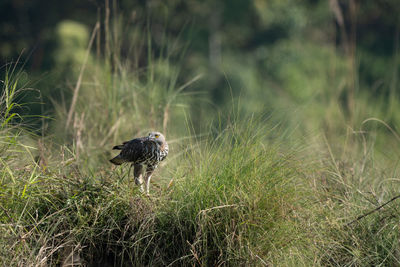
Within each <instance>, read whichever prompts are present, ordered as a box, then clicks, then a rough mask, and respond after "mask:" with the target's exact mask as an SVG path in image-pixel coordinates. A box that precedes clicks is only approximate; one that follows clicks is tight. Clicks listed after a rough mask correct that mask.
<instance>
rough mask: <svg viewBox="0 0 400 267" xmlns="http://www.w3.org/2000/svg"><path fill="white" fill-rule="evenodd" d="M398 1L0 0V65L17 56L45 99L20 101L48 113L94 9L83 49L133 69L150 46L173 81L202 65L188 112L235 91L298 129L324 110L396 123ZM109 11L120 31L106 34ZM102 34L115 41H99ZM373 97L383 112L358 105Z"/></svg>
mask: <svg viewBox="0 0 400 267" xmlns="http://www.w3.org/2000/svg"><path fill="white" fill-rule="evenodd" d="M106 7H107V8H109V9H108V12H109V17H108V18H106V17H107V14H106V12H105V10H106ZM399 13H400V5H398V2H397V1H396V0H379V1H375V0H366V1H356V0H346V1H339V0H330V1H320V0H308V1H295V0H284V1H281V0H249V1H242V0H230V1H228V0H225V1H195V0H188V1H178V0H174V1H160V0H153V1H116V2H113V1H110V2H108V1H64V2H59V1H42V0H30V1H27V0H13V1H11V0H9V1H7V0H3V1H1V3H0V39H1V42H0V66H3V67H2V69H1V71H2V72H4V71H5V69H6V68H5V67H4V66H5V65H6V64H7V63H11V62H13V61H15V60H16V59H17V58H18V57H19V56H21V60H20V61H19V62H20V64H21V63H24V69H25V70H27V72H28V73H29V75H30V79H31V80H34V81H36V82H35V84H34V85H33V87H35V88H38V89H40V92H41V97H42V102H44V107H43V105H35V104H34V103H33V102H41V101H37V99H36V100H35V97H36V98H37V92H36V95H35V92H31V96H30V97H27V96H26V98H27V99H26V100H28V102H30V103H32V104H30V108H29V111H27V112H28V113H31V114H42V113H43V108H44V111H45V113H46V114H48V115H51V114H53V113H54V107H53V105H52V104H51V101H50V100H49V99H55V100H57V101H58V100H60V99H61V98H62V99H63V101H66V103H67V104H68V103H69V102H70V101H71V100H70V99H71V95H72V88H73V87H74V81H75V80H76V77H77V75H78V74H79V69H80V66H81V65H82V62H83V59H84V55H85V51H86V50H87V47H88V41H89V38H90V34H91V32H92V30H93V28H94V25H95V23H96V22H97V21H99V22H100V29H101V30H100V34H99V35H97V36H96V38H97V39H96V41H95V44H94V45H93V47H92V48H91V57H93V58H95V57H96V56H97V57H99V55H101V56H104V55H106V56H110V57H113V55H114V56H116V54H118V57H119V58H121V59H122V60H121V61H123V60H124V59H127V61H128V60H129V64H132V65H134V66H132V69H134V70H136V71H140V70H141V69H142V68H146V67H147V66H148V64H149V62H148V59H149V54H150V53H151V54H152V56H153V57H154V58H160V57H163V58H164V59H166V60H168V67H169V68H176V69H178V72H179V74H178V78H177V83H178V84H179V83H180V84H182V83H184V82H185V81H187V80H188V77H196V75H199V74H200V75H202V78H201V79H200V80H199V81H197V82H195V83H193V84H192V85H190V88H189V91H191V92H197V93H200V96H199V97H198V98H197V100H198V101H196V103H197V104H193V105H191V112H192V114H195V117H196V121H201V120H202V119H204V118H205V119H208V118H209V117H210V116H212V114H213V113H215V109H217V110H223V109H224V107H226V106H227V105H230V103H231V102H232V95H233V97H234V98H236V97H238V96H240V99H241V107H242V109H243V110H244V111H246V112H251V113H262V114H270V113H274V114H275V115H274V116H273V118H275V119H276V120H278V121H288V119H287V118H286V116H287V115H288V114H290V117H291V123H294V124H295V125H296V124H297V123H298V122H299V121H302V122H304V127H301V128H304V129H308V126H307V125H309V126H310V128H311V130H312V129H313V128H315V127H319V126H323V127H326V128H328V129H331V128H336V127H337V126H336V125H335V123H334V122H332V121H331V120H329V118H330V117H332V116H333V117H335V119H337V120H340V121H341V122H343V121H345V122H346V123H347V124H349V125H351V126H354V123H356V122H357V119H360V120H362V119H365V118H367V117H368V115H374V116H379V115H382V116H381V117H380V119H383V120H385V121H387V122H389V123H391V124H396V122H397V117H398V115H397V114H396V112H394V110H395V109H396V103H397V98H398V96H397V95H398V90H399V85H398V81H397V80H398V78H397V77H398V72H399V68H398V66H399V62H398V46H399V40H398V39H399V29H400V28H399V25H400V24H399V23H400V18H399V16H398V14H399ZM107 19H109V20H114V24H113V25H112V26H111V27H113V28H118V31H117V30H116V29H114V31H113V29H111V30H110V32H111V33H110V34H109V35H107V34H105V31H106V30H107V29H106V24H107ZM117 32H118V33H117ZM107 38H109V39H111V40H110V43H111V47H110V45H103V44H104V43H106V42H107V40H106V39H107ZM150 46H151V48H150ZM149 49H151V51H152V52H150V53H149V51H150V50H149ZM161 55H162V56H161ZM127 61H126V62H127ZM113 64H114V65H113ZM115 64H116V63H115V62H114V63H111V65H113V66H111V68H115V67H116V66H115ZM160 68H161V69H162V67H160ZM161 69H160V70H159V71H161V72H162V71H163V70H161ZM165 74H167V72H165ZM167 75H169V74H167ZM165 87H166V88H167V87H168V85H165ZM360 97H361V98H363V101H364V102H363V103H358V100H357V99H358V98H360ZM391 99H392V100H391ZM377 101H379V103H380V105H383V107H382V108H379V109H380V111H381V112H383V113H384V114H363V116H361V117H362V118H361V117H359V118H358V117H357V116H358V113H359V112H360V108H361V107H359V106H358V105H366V106H367V107H369V108H373V106H375V105H376V104H377V103H375V102H377ZM365 102H367V103H365ZM210 103H211V104H210ZM206 105H211V106H212V108H211V109H205V108H204V107H205V106H206ZM332 106H334V108H332V109H329V107H332ZM210 113H211V114H210ZM366 113H368V112H366ZM294 117H296V118H295V119H293V118H294ZM296 122H297V123H296ZM288 123H290V122H288ZM302 124H303V123H302ZM196 127H197V125H196ZM308 130H310V129H308Z"/></svg>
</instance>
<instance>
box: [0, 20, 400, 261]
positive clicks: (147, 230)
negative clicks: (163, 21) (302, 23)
mask: <svg viewBox="0 0 400 267" xmlns="http://www.w3.org/2000/svg"><path fill="white" fill-rule="evenodd" d="M118 22H119V20H115V21H113V22H112V23H111V26H110V29H108V30H110V33H108V32H107V31H106V36H109V38H111V39H112V40H111V41H110V40H109V42H107V40H105V47H101V49H104V53H101V55H100V54H97V55H96V53H95V45H96V38H97V37H96V36H97V35H98V34H99V27H100V24H99V23H98V24H96V26H95V27H94V28H93V32H92V35H91V37H90V38H88V44H89V45H88V47H87V48H85V49H83V51H82V53H81V54H80V56H79V60H76V62H75V61H74V62H73V64H76V65H73V64H72V65H70V67H71V69H72V70H74V71H76V73H71V76H70V77H68V82H67V83H68V84H69V86H70V89H71V90H70V91H69V92H70V95H69V99H70V100H65V99H64V98H62V97H58V98H54V97H52V96H42V95H41V94H39V95H40V97H37V98H36V100H35V101H32V99H35V98H32V95H37V94H38V92H42V91H41V88H37V86H39V87H40V85H41V84H44V83H43V80H45V82H47V83H50V84H51V86H53V85H54V86H56V84H59V83H61V81H60V80H54V79H56V78H57V77H56V78H54V76H52V77H50V78H49V79H48V80H47V81H46V79H47V78H46V77H45V78H43V80H42V81H40V82H39V83H35V80H34V79H33V78H31V75H30V74H29V72H28V71H26V70H24V66H23V63H22V62H20V61H16V62H11V63H10V64H8V65H7V66H5V67H4V69H5V71H4V76H3V77H1V78H0V80H1V86H2V88H1V91H0V92H1V97H0V265H2V266H3V265H4V266H397V265H400V246H399V245H400V244H399V217H400V209H399V205H398V203H399V202H398V201H400V200H399V199H398V198H400V195H399V189H400V186H399V178H398V176H397V175H398V163H399V155H400V146H399V145H400V133H399V132H398V129H397V128H396V125H398V124H397V123H398V122H399V117H398V115H397V114H400V110H399V103H398V102H399V101H398V98H397V97H396V93H395V90H388V91H389V92H390V93H389V94H388V95H387V96H386V97H382V98H378V97H376V95H374V94H373V93H371V92H373V90H372V89H370V88H368V90H367V89H364V90H361V89H359V87H360V85H356V86H355V87H352V86H351V85H354V84H355V83H356V82H355V80H356V78H355V77H354V75H353V76H352V75H349V73H350V74H351V73H352V71H354V72H355V71H357V70H355V69H353V67H354V65H352V63H354V62H353V61H352V59H351V58H350V59H349V58H348V57H342V56H341V55H340V54H339V52H337V51H335V50H334V49H332V47H331V46H330V45H326V46H324V47H322V48H317V46H313V45H312V44H309V43H301V42H290V43H289V42H281V43H280V44H279V46H276V48H275V50H274V54H285V55H286V56H287V57H288V58H290V57H296V58H297V57H299V58H298V60H295V61H291V60H288V61H285V62H284V63H281V62H280V63H279V64H282V66H281V69H277V70H274V71H276V73H278V74H277V75H278V76H279V77H281V78H282V79H284V80H285V83H284V84H283V87H285V88H286V89H287V91H286V93H282V92H280V91H279V90H277V91H273V93H268V92H266V91H267V90H263V89H264V88H266V87H268V88H269V87H274V85H273V84H271V83H267V84H266V83H265V82H264V80H263V79H259V78H257V77H256V76H257V75H255V74H254V73H255V72H254V69H256V68H257V67H256V66H252V65H251V64H250V63H248V62H245V60H244V61H241V60H242V58H236V57H228V59H227V60H226V61H224V62H223V64H222V65H223V68H224V71H225V70H226V73H225V75H224V80H223V82H222V83H223V84H224V88H226V90H224V92H223V94H225V95H228V99H229V100H228V101H225V102H224V103H223V104H218V103H215V102H212V101H210V99H209V98H208V97H209V96H208V95H207V93H205V92H202V91H198V90H194V89H192V88H196V86H201V85H202V84H204V80H207V79H212V77H211V78H210V76H207V75H206V76H204V75H203V76H202V75H188V73H187V72H185V68H184V63H182V62H183V58H184V57H186V55H189V54H190V51H186V49H188V48H187V47H186V46H185V45H183V46H179V45H178V48H177V47H176V46H175V43H174V41H173V40H172V41H171V40H166V41H165V42H164V43H163V42H162V45H161V47H162V48H163V49H164V50H161V52H160V50H157V48H155V46H156V45H154V47H153V44H152V41H153V40H152V39H151V38H150V37H149V38H148V39H147V40H145V41H143V39H142V42H139V41H138V39H137V38H138V37H137V36H136V35H135V36H134V37H132V38H133V39H130V41H132V42H133V41H135V42H137V46H135V47H134V48H132V51H133V52H132V54H134V55H139V56H138V58H136V57H134V56H132V57H130V56H122V55H121V54H120V53H119V52H120V51H122V50H123V49H122V48H121V47H120V45H121V43H123V40H122V38H123V37H121V36H122V34H119V35H118V33H121V31H122V30H121V28H119V26H120V24H118ZM113 23H114V24H113ZM64 26H65V27H66V29H67V28H68V27H75V26H76V25H71V24H66V25H64ZM110 36H111V37H110ZM118 38H121V42H119V40H120V39H118ZM135 38H136V39H135ZM106 39H107V38H106ZM139 39H140V38H139ZM166 39H168V38H167V37H166ZM144 42H147V44H146V46H145V47H146V48H147V50H146V49H143V47H144V45H143V43H144ZM189 50H190V49H189ZM297 50H299V51H302V52H301V53H300V54H296V53H294V52H293V51H297ZM102 51H103V50H102ZM155 51H157V53H156V52H155ZM306 59H307V60H306ZM143 60H144V61H145V63H143V62H141V63H140V64H139V63H138V62H139V61H143ZM272 61H273V59H272ZM321 61H324V65H323V67H321V66H322V65H319V64H320V62H321ZM241 64H245V65H246V66H247V67H248V68H247V70H248V72H246V71H244V70H243V69H241V68H239V67H240V65H241ZM270 64H274V63H273V62H272V63H270ZM139 65H140V66H144V67H139ZM238 72H241V74H242V76H240V77H241V78H240V79H242V80H241V81H239V82H237V81H236V80H234V79H238V78H237V77H239V76H235V75H234V74H235V73H238ZM288 73H289V75H287V76H285V75H286V74H288ZM310 73H311V74H310ZM332 73H334V74H332ZM393 73H395V72H393ZM232 77H234V78H232ZM285 77H287V79H286V78H285ZM391 79H392V80H393V83H392V84H391V85H390V86H394V87H395V86H397V83H396V81H397V74H393V76H391ZM241 83H242V84H245V85H244V89H241V88H237V86H238V84H241ZM57 86H58V85H57ZM299 87H301V88H302V89H304V90H299V91H297V89H298V88H299ZM352 88H353V89H354V88H356V89H354V90H352ZM389 89H390V88H389ZM252 90H253V91H252ZM43 92H44V91H43ZM238 92H239V93H238ZM43 94H44V93H43ZM289 94H290V95H289ZM67 96H68V95H67ZM27 99H28V100H27ZM260 99H261V100H262V101H261V100H260ZM37 106H39V107H41V106H42V107H48V106H51V109H48V110H51V112H42V113H41V112H39V114H35V115H32V114H30V109H34V108H35V107H37ZM39 109H40V108H39ZM150 130H159V131H161V132H163V133H164V134H165V135H166V138H167V141H168V143H169V146H170V153H169V155H168V157H167V159H166V160H165V161H163V163H162V164H161V166H160V167H159V168H158V169H157V170H156V172H155V174H154V176H153V179H152V183H151V187H150V195H149V196H147V195H145V194H142V193H141V192H139V190H138V188H137V186H135V184H134V181H133V177H132V173H129V172H128V171H129V165H123V166H120V167H116V166H113V165H112V164H111V163H110V162H109V161H108V160H109V159H110V158H111V157H113V156H114V155H115V153H114V152H113V151H112V150H111V148H112V146H113V145H116V144H118V143H120V142H122V141H125V140H127V139H131V138H133V137H136V136H144V135H146V134H147V133H148V132H149V131H150Z"/></svg>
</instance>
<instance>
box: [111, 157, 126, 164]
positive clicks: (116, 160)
mask: <svg viewBox="0 0 400 267" xmlns="http://www.w3.org/2000/svg"><path fill="white" fill-rule="evenodd" d="M110 162H111V163H112V164H115V165H121V164H122V163H124V162H125V160H124V159H122V158H121V157H120V156H119V155H118V156H116V157H115V158H112V159H110Z"/></svg>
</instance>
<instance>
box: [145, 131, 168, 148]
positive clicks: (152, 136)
mask: <svg viewBox="0 0 400 267" xmlns="http://www.w3.org/2000/svg"><path fill="white" fill-rule="evenodd" d="M147 138H149V140H152V141H154V142H156V143H157V144H159V145H160V146H163V145H164V144H165V137H164V135H163V134H162V133H160V132H151V133H149V135H148V136H147Z"/></svg>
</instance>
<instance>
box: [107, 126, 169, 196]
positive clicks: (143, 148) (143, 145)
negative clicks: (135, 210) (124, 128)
mask: <svg viewBox="0 0 400 267" xmlns="http://www.w3.org/2000/svg"><path fill="white" fill-rule="evenodd" d="M113 149H115V150H121V152H120V153H119V154H118V155H117V156H116V157H114V158H112V159H110V162H111V163H113V164H115V165H121V164H123V163H131V164H132V165H131V166H133V174H134V179H135V183H136V185H138V186H139V189H140V191H141V192H144V186H143V183H144V185H145V186H146V193H147V195H148V194H149V189H150V179H151V176H152V174H153V172H154V170H155V169H156V168H157V166H158V164H159V163H160V162H161V161H163V160H164V159H165V158H166V157H167V155H168V144H167V142H166V140H165V137H164V135H163V134H162V133H160V132H150V133H149V134H148V135H147V136H145V137H139V138H135V139H132V140H130V141H126V142H123V143H122V145H117V146H114V147H113ZM143 171H144V172H145V175H144V179H143V178H142V176H143ZM129 172H130V169H129ZM129 172H128V175H129Z"/></svg>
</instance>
